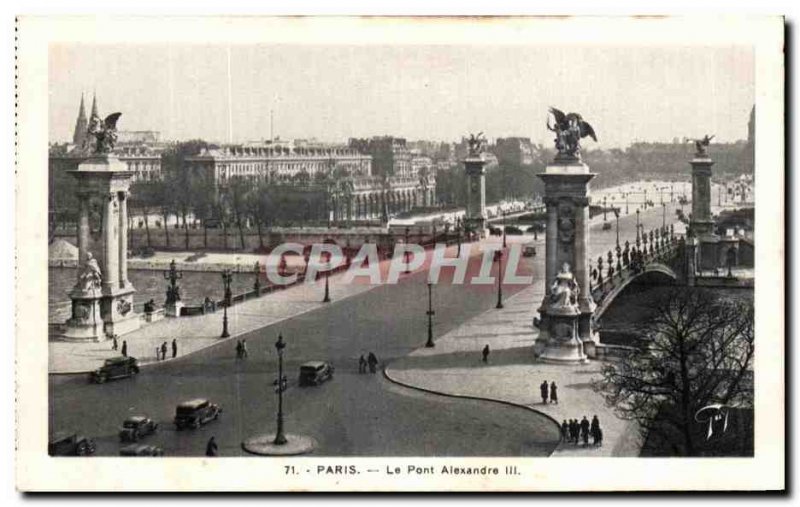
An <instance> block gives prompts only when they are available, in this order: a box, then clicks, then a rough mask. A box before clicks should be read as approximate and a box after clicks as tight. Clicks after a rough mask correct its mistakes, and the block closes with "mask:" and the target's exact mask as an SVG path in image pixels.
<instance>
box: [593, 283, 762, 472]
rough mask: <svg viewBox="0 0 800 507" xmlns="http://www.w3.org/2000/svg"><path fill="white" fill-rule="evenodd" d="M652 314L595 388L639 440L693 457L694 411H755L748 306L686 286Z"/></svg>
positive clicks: (656, 306) (660, 302) (659, 303)
mask: <svg viewBox="0 0 800 507" xmlns="http://www.w3.org/2000/svg"><path fill="white" fill-rule="evenodd" d="M650 310H652V314H651V315H650V316H649V318H648V322H647V324H646V325H645V326H644V327H643V329H642V330H641V331H642V332H641V333H640V336H642V338H641V339H640V340H639V342H638V343H636V346H635V347H634V350H633V351H632V352H630V353H629V354H628V355H626V356H625V357H623V358H622V359H621V360H619V361H615V362H611V363H607V364H606V365H605V366H604V367H603V377H602V379H601V380H600V381H599V382H597V383H596V384H595V386H594V387H595V389H596V390H597V391H599V392H602V393H603V394H604V396H605V398H606V402H607V403H608V404H609V406H613V407H615V411H616V413H617V414H618V415H619V416H620V417H622V418H623V419H628V420H634V421H636V422H637V423H638V425H639V427H640V430H641V431H642V433H643V436H645V437H648V436H649V437H650V438H653V439H656V440H659V441H660V442H663V443H665V444H669V445H670V446H671V447H672V450H673V452H675V453H676V454H681V455H687V456H693V455H696V453H697V450H698V446H697V443H696V442H695V441H694V439H695V436H694V434H695V430H696V429H697V425H698V422H697V421H696V420H695V414H696V413H697V411H698V410H700V409H701V408H703V407H705V406H708V405H711V404H714V403H721V404H724V405H734V406H742V407H748V406H752V395H753V394H752V385H751V384H750V382H749V378H750V373H751V366H752V361H753V354H754V350H755V348H754V340H753V305H752V303H742V302H736V303H733V302H721V301H719V300H718V299H716V298H714V297H712V296H711V295H710V294H709V293H707V292H705V291H703V290H702V289H689V288H685V287H684V288H681V289H678V290H675V291H671V292H670V293H669V294H667V295H666V297H664V298H661V299H659V300H658V301H656V302H655V303H654V304H653V305H652V307H651V308H650Z"/></svg>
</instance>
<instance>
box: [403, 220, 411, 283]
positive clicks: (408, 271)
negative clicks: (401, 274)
mask: <svg viewBox="0 0 800 507" xmlns="http://www.w3.org/2000/svg"><path fill="white" fill-rule="evenodd" d="M408 233H409V228H408V227H406V251H405V253H404V254H403V256H404V257H405V259H406V270H405V273H406V274H408V273H411V270H410V269H409V268H408V255H409V253H410V252H409V251H408Z"/></svg>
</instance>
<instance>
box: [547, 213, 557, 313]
mask: <svg viewBox="0 0 800 507" xmlns="http://www.w3.org/2000/svg"><path fill="white" fill-rule="evenodd" d="M545 205H546V206H547V229H546V230H545V283H544V286H545V298H546V297H547V296H548V295H549V294H550V285H551V284H552V283H553V279H555V277H556V263H557V262H558V261H557V260H556V259H557V257H558V252H557V249H558V200H557V199H548V198H546V199H545Z"/></svg>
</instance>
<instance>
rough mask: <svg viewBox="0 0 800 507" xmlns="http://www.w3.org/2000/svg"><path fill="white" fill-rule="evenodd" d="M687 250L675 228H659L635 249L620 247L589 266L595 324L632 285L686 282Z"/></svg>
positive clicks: (650, 233) (637, 242) (644, 238)
mask: <svg viewBox="0 0 800 507" xmlns="http://www.w3.org/2000/svg"><path fill="white" fill-rule="evenodd" d="M684 248H685V242H684V239H683V238H682V237H681V238H678V237H676V236H675V234H674V229H673V228H672V227H669V228H663V229H662V228H659V229H655V230H653V231H650V232H649V233H645V234H643V235H642V236H640V237H638V238H637V239H636V242H635V243H634V244H633V245H631V244H630V243H629V242H628V241H626V242H625V245H624V247H623V246H622V245H618V246H617V247H616V249H615V250H613V251H611V250H610V251H609V252H608V255H606V256H605V257H602V256H601V257H599V258H598V259H597V262H595V263H592V264H591V265H590V269H591V277H592V285H591V292H592V298H593V299H594V301H595V303H597V308H596V309H595V312H594V319H595V321H596V320H599V319H600V318H601V317H602V316H603V313H605V311H606V310H607V309H608V308H609V306H611V304H612V303H613V301H614V300H615V299H616V297H617V296H618V295H619V294H620V293H622V291H624V290H625V288H626V287H627V286H628V285H630V284H631V283H642V282H647V281H649V280H652V281H653V282H654V283H659V284H665V283H666V284H673V283H677V282H683V281H684V276H683V271H684V270H683V265H684V262H685V261H684Z"/></svg>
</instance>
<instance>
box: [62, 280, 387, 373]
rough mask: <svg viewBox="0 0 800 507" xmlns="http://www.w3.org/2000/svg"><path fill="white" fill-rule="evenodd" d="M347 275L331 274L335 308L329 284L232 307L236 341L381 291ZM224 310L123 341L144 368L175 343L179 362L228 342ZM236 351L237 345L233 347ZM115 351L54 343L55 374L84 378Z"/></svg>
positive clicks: (149, 328)
mask: <svg viewBox="0 0 800 507" xmlns="http://www.w3.org/2000/svg"><path fill="white" fill-rule="evenodd" d="M342 276H343V273H339V274H336V275H331V277H330V280H329V281H330V292H331V298H332V300H333V301H332V302H331V303H322V298H323V294H324V291H325V280H324V278H321V279H320V280H318V281H317V282H315V283H313V284H308V285H307V284H305V283H300V284H298V285H295V286H293V287H290V288H288V289H286V290H282V291H277V292H274V293H271V294H268V295H264V296H261V297H260V298H258V299H251V300H249V301H245V302H242V303H238V304H235V305H233V306H231V307H230V308H228V330H229V332H230V335H231V337H230V338H228V339H227V340H228V341H233V339H234V338H235V337H236V336H239V335H242V334H245V333H249V332H250V331H254V330H256V329H260V328H263V327H266V326H269V325H270V324H274V323H275V322H280V321H282V320H286V319H289V318H292V317H295V316H297V315H301V314H303V313H306V312H309V311H312V310H315V309H317V308H321V307H322V306H325V305H331V304H336V302H337V301H340V300H342V299H346V298H348V297H351V296H354V295H356V294H361V293H362V292H366V291H368V290H371V289H372V288H374V287H375V286H373V285H369V284H368V283H367V282H366V281H360V280H359V279H358V278H357V279H355V280H354V282H353V283H350V284H343V283H341V279H342ZM222 316H223V311H222V309H221V308H220V309H218V310H217V311H216V312H214V313H209V314H205V315H197V316H192V317H180V318H165V319H163V320H160V321H158V322H154V323H152V324H145V323H143V324H142V327H141V328H140V329H138V330H137V331H134V332H132V333H129V334H126V335H124V336H122V337H120V338H119V346H120V347H122V340H125V341H127V342H128V355H129V356H132V357H135V358H137V359H139V363H140V364H142V365H144V364H149V363H154V362H156V347H160V346H161V344H162V343H164V342H167V349H168V350H167V358H170V357H171V355H172V348H171V347H172V339H173V338H175V339H177V341H178V357H181V356H185V355H186V354H190V353H192V352H196V351H198V350H201V349H204V348H206V347H209V346H211V345H215V344H217V343H220V342H221V341H223V340H222V339H221V338H220V334H221V333H222ZM231 346H233V345H231ZM119 355H120V354H119V351H112V350H111V341H105V342H101V343H91V342H90V343H74V342H61V341H51V342H50V343H49V371H50V373H51V374H53V373H60V374H64V373H81V372H87V371H90V370H93V369H95V368H97V367H99V366H100V365H101V364H102V363H103V361H104V360H105V359H108V358H110V357H115V356H119Z"/></svg>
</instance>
